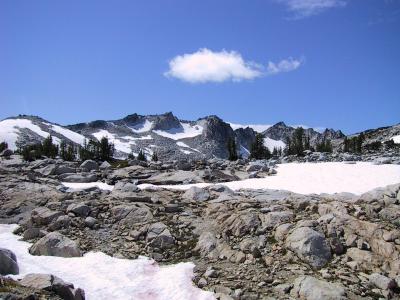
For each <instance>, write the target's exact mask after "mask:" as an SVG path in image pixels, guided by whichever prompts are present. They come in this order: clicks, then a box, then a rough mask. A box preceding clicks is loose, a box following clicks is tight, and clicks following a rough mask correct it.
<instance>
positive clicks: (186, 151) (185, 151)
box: [179, 149, 192, 154]
mask: <svg viewBox="0 0 400 300" xmlns="http://www.w3.org/2000/svg"><path fill="white" fill-rule="evenodd" d="M179 150H180V151H181V152H182V153H185V154H191V153H192V152H190V151H189V150H184V149H179Z"/></svg>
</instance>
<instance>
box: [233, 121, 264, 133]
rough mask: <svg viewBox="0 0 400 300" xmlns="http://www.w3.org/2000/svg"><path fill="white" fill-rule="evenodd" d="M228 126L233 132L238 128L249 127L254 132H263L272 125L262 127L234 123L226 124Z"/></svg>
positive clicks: (260, 125)
mask: <svg viewBox="0 0 400 300" xmlns="http://www.w3.org/2000/svg"><path fill="white" fill-rule="evenodd" d="M228 124H229V125H231V127H232V129H233V130H236V129H239V128H247V127H250V128H252V129H253V130H254V131H256V132H260V133H261V132H264V131H265V130H267V129H268V128H270V127H272V125H262V124H259V125H257V124H249V125H243V124H235V123H228Z"/></svg>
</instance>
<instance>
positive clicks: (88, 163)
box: [80, 159, 99, 172]
mask: <svg viewBox="0 0 400 300" xmlns="http://www.w3.org/2000/svg"><path fill="white" fill-rule="evenodd" d="M80 168H81V169H82V171H84V172H90V171H92V170H95V171H97V170H98V169H99V165H98V164H97V162H95V161H94V160H90V159H88V160H85V161H84V162H83V163H82V164H81V165H80Z"/></svg>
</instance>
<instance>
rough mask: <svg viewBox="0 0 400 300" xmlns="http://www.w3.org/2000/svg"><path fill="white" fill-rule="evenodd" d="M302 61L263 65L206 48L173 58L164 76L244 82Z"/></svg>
mask: <svg viewBox="0 0 400 300" xmlns="http://www.w3.org/2000/svg"><path fill="white" fill-rule="evenodd" d="M301 64H302V62H301V61H300V60H295V59H292V58H289V59H285V60H282V61H280V62H279V63H273V62H269V63H268V65H267V67H264V66H262V65H261V64H257V63H255V62H251V61H245V60H244V59H243V58H242V56H241V55H240V53H238V52H236V51H226V50H222V51H220V52H213V51H211V50H209V49H207V48H203V49H199V50H198V51H197V52H194V53H190V54H183V55H178V56H176V57H174V58H173V59H171V60H170V61H169V70H168V71H167V72H165V73H164V75H165V76H167V77H174V78H178V79H180V80H182V81H186V82H190V83H205V82H223V81H241V80H250V79H254V78H257V77H261V76H264V75H274V74H278V73H282V72H289V71H293V70H295V69H297V68H298V67H299V66H300V65H301Z"/></svg>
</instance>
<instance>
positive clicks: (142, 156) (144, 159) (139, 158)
mask: <svg viewBox="0 0 400 300" xmlns="http://www.w3.org/2000/svg"><path fill="white" fill-rule="evenodd" d="M137 159H138V160H141V161H146V160H147V159H146V155H144V152H143V150H142V149H140V151H139V154H138V156H137Z"/></svg>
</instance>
